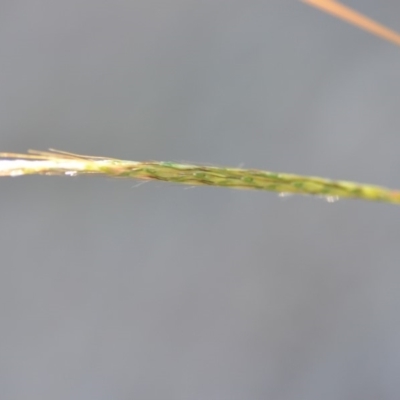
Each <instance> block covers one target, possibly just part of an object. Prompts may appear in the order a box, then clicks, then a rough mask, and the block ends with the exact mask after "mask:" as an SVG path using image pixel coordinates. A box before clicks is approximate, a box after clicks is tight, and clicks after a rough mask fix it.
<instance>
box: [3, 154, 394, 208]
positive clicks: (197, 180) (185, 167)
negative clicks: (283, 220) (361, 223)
mask: <svg viewBox="0 0 400 400" xmlns="http://www.w3.org/2000/svg"><path fill="white" fill-rule="evenodd" d="M0 158H1V159H0V176H3V177H16V176H24V175H66V176H78V175H87V174H92V175H93V174H95V175H102V176H107V177H112V178H122V177H123V178H132V179H137V180H145V181H146V180H154V181H165V182H170V183H176V184H183V185H190V186H217V187H224V188H232V189H249V190H266V191H271V192H277V193H280V194H282V193H283V194H286V193H293V194H301V195H313V196H319V197H324V198H326V199H327V200H334V199H339V198H352V199H359V200H368V201H378V202H385V203H392V204H400V191H398V190H391V189H387V188H384V187H380V186H374V185H369V184H361V183H356V182H349V181H341V180H331V179H325V178H320V177H314V176H304V175H296V174H287V173H281V172H271V171H263V170H258V169H244V168H230V167H218V166H210V165H192V164H180V163H175V162H159V161H145V162H139V161H127V160H118V159H114V158H107V157H91V156H84V155H78V154H72V153H67V152H61V151H56V150H50V151H49V152H40V151H30V152H29V154H16V153H0Z"/></svg>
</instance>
